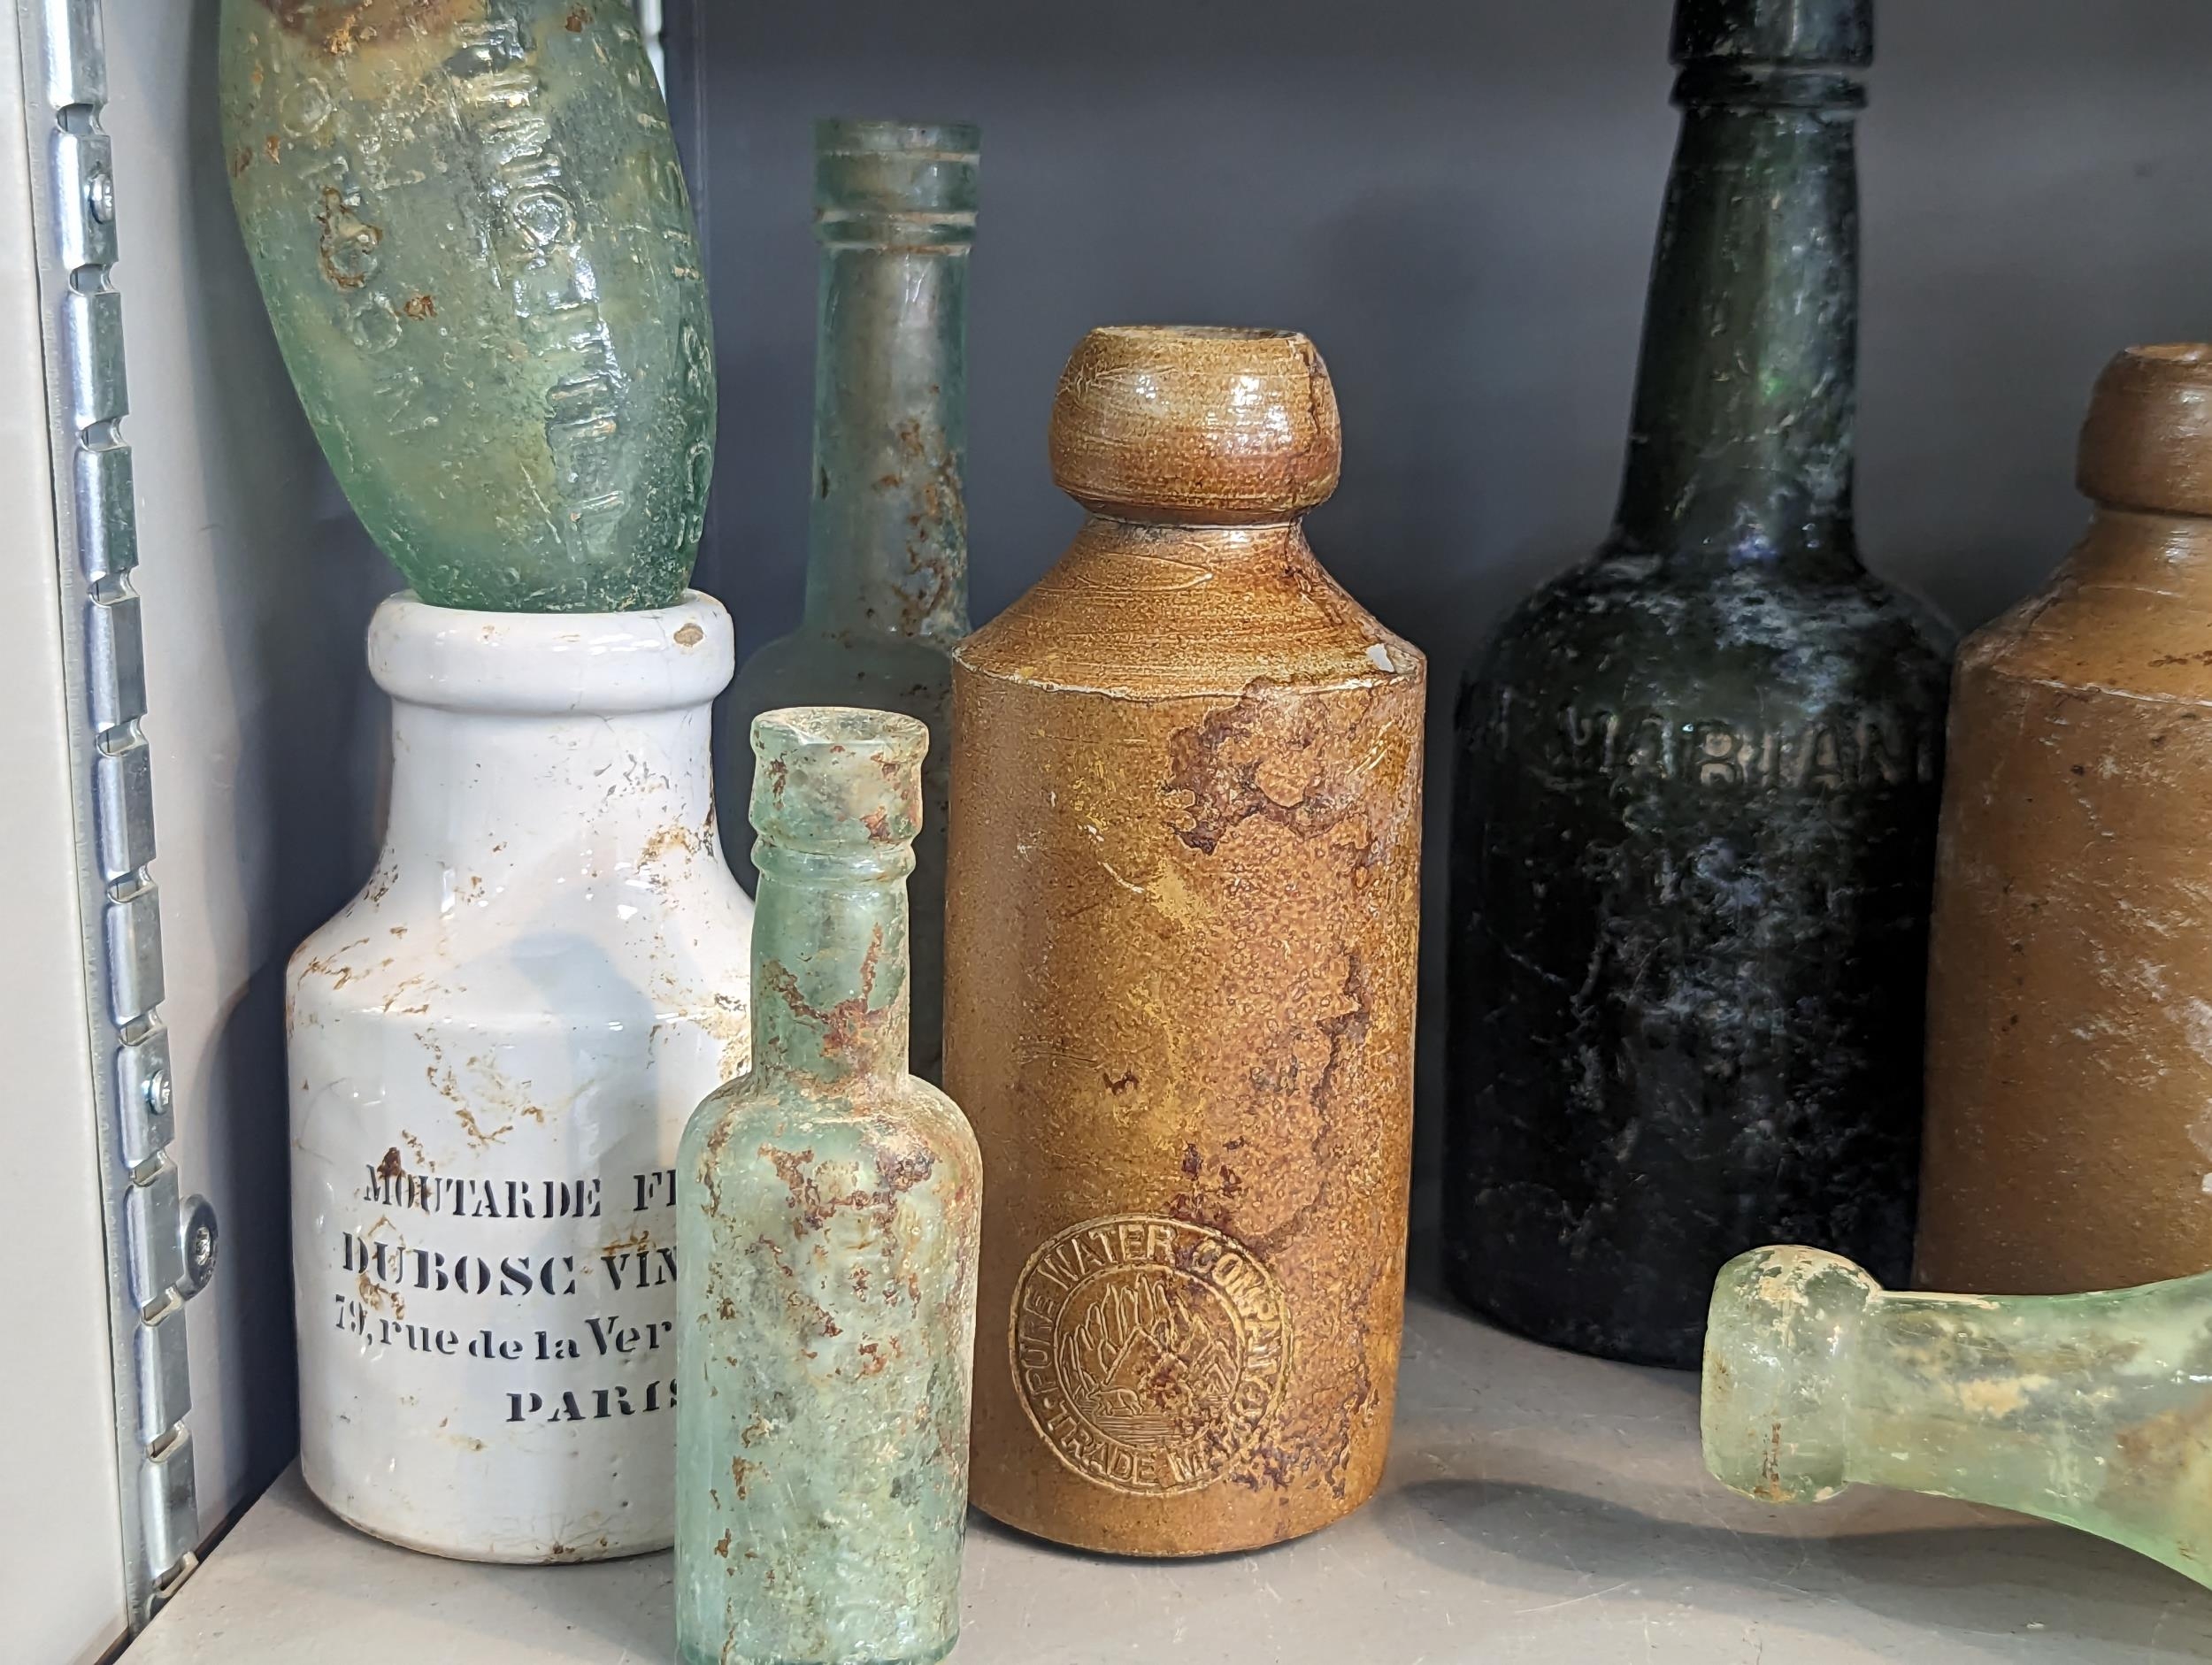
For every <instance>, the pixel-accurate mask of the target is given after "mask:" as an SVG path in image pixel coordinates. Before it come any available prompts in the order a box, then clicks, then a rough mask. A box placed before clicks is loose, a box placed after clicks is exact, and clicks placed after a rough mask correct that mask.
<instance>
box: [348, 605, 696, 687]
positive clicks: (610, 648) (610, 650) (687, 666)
mask: <svg viewBox="0 0 2212 1665" xmlns="http://www.w3.org/2000/svg"><path fill="white" fill-rule="evenodd" d="M368 659H369V674H370V675H371V676H372V677H373V678H374V679H375V680H376V685H377V687H380V688H382V689H383V690H384V691H385V693H387V694H390V695H391V697H392V698H393V699H394V700H396V701H398V702H403V703H406V704H410V705H425V706H432V707H435V708H438V709H440V710H449V711H467V712H474V713H479V714H481V715H486V716H509V717H579V716H586V715H589V716H617V715H620V714H624V713H639V712H646V711H672V710H687V709H690V708H692V707H695V706H701V705H704V704H706V703H707V702H709V701H710V700H712V699H713V698H714V696H715V695H716V694H719V693H720V692H721V691H722V690H723V689H724V688H726V687H728V686H729V682H730V678H731V675H732V673H733V671H735V669H736V663H737V657H736V633H735V631H734V630H733V627H732V625H731V623H730V616H729V614H728V612H727V611H726V610H725V609H724V608H723V606H722V603H721V602H718V601H716V600H715V599H714V597H713V596H711V595H706V594H705V593H704V592H703V591H700V590H686V591H685V592H684V596H683V599H682V600H681V601H680V602H677V603H676V605H674V606H673V607H652V608H641V609H639V610H637V611H634V612H626V613H495V612H481V611H478V610H472V609H469V608H461V607H437V606H434V605H432V604H431V603H430V602H426V601H423V600H422V599H420V598H419V596H417V595H416V594H415V593H414V592H413V591H412V590H403V591H401V592H400V593H399V594H397V595H389V596H387V597H386V598H385V599H384V600H383V602H380V604H379V605H378V607H377V610H376V614H375V617H373V618H372V619H371V620H370V621H369V635H368Z"/></svg>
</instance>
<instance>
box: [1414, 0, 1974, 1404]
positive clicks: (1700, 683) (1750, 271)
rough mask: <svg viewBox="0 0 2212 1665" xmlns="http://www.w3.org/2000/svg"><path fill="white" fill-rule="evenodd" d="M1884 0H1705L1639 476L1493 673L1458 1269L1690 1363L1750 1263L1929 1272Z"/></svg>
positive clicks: (1531, 1320) (1929, 767)
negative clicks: (1883, 400)
mask: <svg viewBox="0 0 2212 1665" xmlns="http://www.w3.org/2000/svg"><path fill="white" fill-rule="evenodd" d="M1871 10H1872V8H1871V4H1870V0H1679V4H1678V8H1677V11H1676V14H1675V23H1674V51H1673V56H1674V59H1675V62H1676V63H1677V64H1678V65H1680V66H1681V74H1680V78H1679V79H1678V81H1677V82H1676V87H1675V101H1676V103H1677V104H1679V105H1680V106H1681V108H1682V111H1683V119H1682V136H1681V142H1680V144H1679V146H1678V150H1677V151H1676V154H1675V160H1674V169H1673V173H1672V175H1671V178H1670V180H1669V182H1668V188H1667V200H1666V206H1665V211H1664V213H1663V217H1662V219H1661V222H1660V228H1659V242H1658V250H1657V254H1656V257H1655V263H1654V266H1653V271H1652V278H1651V291H1650V297H1649V302H1648V307H1647V313H1646V317H1645V323H1644V344H1643V356H1642V359H1641V362H1640V367H1639V372H1638V377H1637V387H1636V399H1635V410H1634V414H1633V417H1632V431H1631V433H1630V435H1629V446H1628V463H1627V470H1626V475H1625V478H1624V482H1623V485H1622V488H1621V498H1620V507H1619V510H1618V512H1617V518H1616V521H1615V525H1614V527H1613V532H1612V535H1611V536H1610V537H1609V539H1608V540H1607V541H1606V543H1605V545H1604V547H1603V548H1602V549H1600V550H1599V552H1598V554H1597V555H1596V556H1595V557H1594V559H1592V560H1591V561H1589V562H1587V563H1586V564H1583V565H1581V566H1579V567H1577V568H1575V569H1574V570H1573V571H1571V572H1568V573H1566V574H1565V575H1564V576H1563V577H1561V578H1559V579H1555V580H1554V581H1552V582H1551V583H1550V584H1548V585H1547V586H1545V587H1543V588H1542V589H1541V590H1540V591H1538V592H1537V593H1536V595H1533V596H1532V597H1531V598H1530V599H1529V600H1528V601H1527V602H1525V603H1523V604H1522V606H1521V607H1520V608H1519V609H1518V610H1517V611H1515V612H1514V614H1513V615H1512V616H1511V617H1510V618H1509V619H1508V620H1507V621H1506V623H1505V624H1504V625H1503V626H1502V628H1501V630H1500V631H1499V633H1498V634H1497V635H1496V637H1495V638H1494V640H1493V641H1492V642H1491V644H1490V646H1489V648H1488V649H1487V650H1486V652H1485V653H1484V654H1483V655H1482V656H1480V657H1479V659H1478V661H1477V663H1476V664H1475V666H1474V668H1473V670H1472V671H1471V673H1470V675H1469V677H1468V679H1467V681H1466V683H1465V684H1464V686H1463V689H1462V693H1461V698H1460V704H1459V710H1458V717H1457V725H1456V727H1457V733H1456V754H1457V763H1458V770H1457V779H1456V786H1455V803H1454V825H1453V837H1452V847H1451V848H1452V880H1451V882H1452V902H1451V906H1452V913H1451V918H1450V937H1451V943H1450V952H1451V978H1450V996H1449V998H1450V1039H1449V1047H1450V1050H1449V1061H1448V1070H1449V1083H1450V1086H1449V1093H1450V1110H1451V1119H1450V1123H1449V1129H1448V1168H1447V1175H1446V1199H1445V1201H1446V1208H1447V1220H1446V1246H1447V1264H1448V1273H1449V1276H1450V1278H1451V1281H1452V1284H1453V1286H1454V1287H1455V1290H1456V1291H1457V1292H1458V1293H1459V1294H1460V1295H1461V1297H1462V1298H1463V1299H1464V1300H1465V1301H1468V1302H1469V1303H1470V1304H1471V1305H1473V1306H1475V1307H1477V1308H1480V1309H1481V1310H1483V1311H1484V1312H1486V1313H1488V1314H1490V1315H1491V1316H1494V1317H1496V1318H1497V1319H1499V1320H1500V1321H1501V1322H1502V1323H1504V1324H1509V1325H1510V1326H1511V1327H1513V1328H1514V1329H1517V1330H1520V1331H1525V1332H1526V1333H1528V1334H1530V1335H1532V1336H1535V1337H1538V1338H1540V1339H1543V1340H1546V1341H1549V1342H1553V1343H1555V1344H1557V1345H1561V1346H1565V1347H1574V1348H1577V1349H1578V1350H1581V1351H1585V1352H1591V1353H1599V1354H1607V1355H1609V1356H1611V1357H1616V1358H1624V1359H1632V1360H1637V1361H1641V1362H1651V1363H1661V1364H1671V1365H1677V1366H1684V1367H1687V1366H1691V1365H1694V1364H1695V1363H1696V1362H1697V1359H1698V1354H1699V1347H1700V1345H1701V1339H1702V1335H1703V1330H1704V1319H1705V1309H1706V1296H1707V1292H1708V1291H1709V1289H1710V1288H1711V1285H1712V1279H1713V1276H1714V1274H1715V1273H1716V1272H1717V1271H1718V1270H1719V1269H1720V1267H1721V1265H1722V1264H1723V1263H1724V1262H1726V1261H1727V1260H1728V1259H1729V1258H1730V1257H1731V1256H1732V1255H1735V1254H1737V1253H1739V1252H1740V1251H1741V1250H1744V1249H1747V1248H1750V1247H1755V1246H1757V1245H1759V1244H1763V1243H1770V1242H1778V1241H1799V1242H1807V1243H1812V1244H1816V1245H1818V1246H1820V1247H1825V1248H1831V1249H1834V1250H1838V1251H1839V1252H1841V1253H1843V1254H1846V1255H1849V1256H1850V1257H1851V1258H1852V1259H1854V1260H1855V1261H1857V1262H1860V1263H1861V1264H1863V1265H1864V1266H1866V1267H1868V1268H1869V1270H1871V1271H1873V1273H1874V1274H1875V1276H1876V1277H1877V1278H1880V1279H1882V1280H1883V1281H1884V1282H1891V1281H1895V1282H1900V1283H1901V1282H1902V1281H1904V1279H1905V1278H1906V1276H1907V1272H1908V1270H1909V1263H1910V1262H1909V1250H1910V1239H1911V1231H1912V1219H1913V1193H1914V1185H1915V1178H1916V1170H1917V1164H1918V1147H1919V1129H1920V1103H1921V1086H1920V1068H1921V1035H1922V1023H1923V1018H1922V1005H1923V988H1924V982H1925V978H1926V971H1925V955H1926V941H1927V917H1928V901H1929V888H1930V884H1931V878H1932V869H1933V863H1934V837H1935V817H1936V795H1937V783H1938V776H1939V763H1940V755H1941V745H1942V734H1943V729H1942V725H1943V705H1944V697H1945V693H1946V689H1947V679H1948V671H1947V658H1948V649H1949V641H1948V637H1947V633H1946V632H1945V631H1944V630H1943V629H1942V627H1941V626H1940V625H1939V624H1937V623H1936V622H1935V621H1934V620H1933V619H1932V618H1930V617H1929V616H1928V614H1927V613H1926V612H1925V610H1924V609H1922V608H1921V607H1920V606H1919V605H1918V604H1916V603H1915V602H1911V601H1909V600H1908V599H1906V598H1905V597H1903V596H1901V595H1898V594H1897V593H1896V592H1894V591H1893V590H1892V589H1890V588H1889V587H1887V586H1886V585H1884V584H1882V583H1880V582H1878V580H1876V579H1874V578H1872V577H1870V575H1869V574H1868V573H1867V572H1866V571H1865V569H1864V568H1863V567H1862V566H1861V565H1860V564H1859V558H1858V553H1857V548H1856V539H1855V535H1854V533H1853V527H1852V515H1851V472H1852V427H1853V418H1854V407H1855V394H1854V378H1855V354H1856V335H1857V315H1858V203H1857V191H1858V188H1857V181H1856V176H1855V167H1854V162H1853V156H1852V132H1853V119H1854V117H1855V113H1856V111H1857V110H1858V109H1859V107H1860V105H1861V104H1862V103H1863V93H1862V90H1861V88H1860V85H1859V83H1858V81H1857V79H1856V77H1855V72H1856V71H1858V70H1861V69H1863V67H1864V66H1865V65H1867V63H1868V62H1869V61H1870V58H1871V56H1872V18H1871Z"/></svg>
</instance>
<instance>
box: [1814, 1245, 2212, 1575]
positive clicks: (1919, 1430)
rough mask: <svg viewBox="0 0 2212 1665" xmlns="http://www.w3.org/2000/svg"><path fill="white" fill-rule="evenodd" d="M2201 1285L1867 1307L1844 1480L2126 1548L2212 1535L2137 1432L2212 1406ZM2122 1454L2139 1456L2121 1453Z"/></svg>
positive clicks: (1852, 1384)
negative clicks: (2182, 1506)
mask: <svg viewBox="0 0 2212 1665" xmlns="http://www.w3.org/2000/svg"><path fill="white" fill-rule="evenodd" d="M2208 1314H2212V1274H2208V1275H2206V1276H2203V1277H2199V1278H2183V1279H2179V1280H2177V1281H2175V1282H2173V1283H2168V1284H2154V1285H2149V1286H2147V1287H2145V1288H2142V1289H2132V1290H2116V1291H2107V1292H2102V1293H2096V1294H2088V1295H2076V1296H2063V1297H2057V1298H2049V1297H2035V1296H2025V1297H2016V1298H2011V1299H1991V1298H1985V1297H1981V1296H1962V1295H1918V1294H1910V1293H1881V1294H1878V1295H1876V1296H1875V1297H1873V1299H1872V1300H1870V1301H1869V1302H1868V1304H1867V1308H1866V1310H1865V1312H1864V1313H1863V1315H1862V1316H1861V1317H1860V1319H1859V1323H1858V1333H1857V1337H1856V1339H1855V1344H1854V1345H1853V1347H1852V1349H1851V1354H1850V1365H1849V1368H1850V1377H1849V1385H1848V1396H1849V1407H1850V1408H1849V1412H1848V1421H1847V1449H1846V1452H1845V1458H1844V1471H1845V1477H1846V1478H1847V1479H1849V1480H1853V1481H1863V1482H1866V1483H1868V1484H1870V1485H1886V1486H1894V1487H1899V1488H1901V1489H1903V1490H1906V1491H1912V1492H1931V1493H1933V1494H1935V1495H1938V1496H1942V1497H1954V1498H1960V1499H1963V1500H1967V1501H1969V1502H1976V1503H1987V1504H1992V1505H1994V1506H1996V1507H1998V1508H2008V1509H2016V1510H2019V1511H2020V1512H2022V1513H2024V1514H2028V1515H2039V1516H2041V1517H2042V1518H2044V1519H2046V1520H2055V1521H2061V1522H2063V1523H2066V1524H2068V1525H2071V1526H2078V1527H2081V1528H2083V1529H2085V1530H2086V1531H2093V1532H2101V1533H2103V1534H2104V1535H2105V1536H2107V1537H2116V1538H2121V1539H2122V1540H2123V1541H2127V1542H2132V1543H2134V1545H2135V1546H2136V1547H2137V1548H2139V1549H2144V1550H2145V1551H2146V1552H2147V1553H2148V1554H2160V1553H2161V1552H2160V1550H2159V1549H2158V1547H2156V1546H2154V1545H2153V1544H2148V1543H2146V1542H2144V1541H2141V1540H2142V1539H2143V1538H2145V1536H2146V1535H2148V1534H2156V1533H2158V1532H2161V1531H2163V1532H2165V1533H2167V1534H2169V1535H2170V1537H2172V1538H2179V1537H2180V1536H2181V1535H2182V1534H2183V1531H2184V1529H2185V1528H2192V1529H2197V1530H2200V1529H2201V1525H2202V1524H2207V1523H2212V1519H2208V1517H2212V1505H2208V1504H2206V1503H2204V1502H2202V1501H2200V1500H2192V1501H2191V1502H2190V1503H2189V1504H2188V1506H2187V1507H2188V1508H2189V1510H2190V1512H2191V1513H2192V1515H2193V1517H2194V1518H2193V1519H2192V1520H2188V1521H2183V1520H2180V1519H2177V1518H2176V1515H2175V1513H2174V1510H2173V1506H2172V1502H2171V1494H2173V1493H2174V1492H2175V1491H2176V1488H2177V1484H2178V1485H2180V1486H2184V1487H2185V1486H2187V1485H2189V1481H2188V1478H2187V1477H2186V1475H2185V1473H2184V1472H2183V1471H2182V1470H2180V1469H2178V1468H2176V1469H2173V1470H2172V1471H2170V1472H2162V1471H2160V1469H2159V1459H2158V1458H2157V1457H2155V1456H2154V1455H2153V1454H2151V1453H2152V1451H2153V1449H2154V1442H2153V1441H2150V1440H2147V1439H2146V1438H2145V1436H2144V1432H2143V1431H2145V1430H2148V1429H2155V1428H2158V1427H2161V1426H2164V1425H2172V1426H2186V1425H2193V1424H2194V1423H2196V1422H2197V1421H2198V1420H2199V1419H2200V1418H2202V1417H2203V1416H2205V1414H2206V1410H2207V1407H2208V1405H2212V1393H2208V1390H2207V1389H2206V1387H2205V1386H2204V1383H2205V1382H2206V1380H2207V1379H2208V1376H2212V1324H2208ZM2131 1443H2133V1444H2134V1445H2135V1446H2138V1447H2139V1448H2138V1449H2136V1450H2133V1451H2131V1449H2130V1446H2131Z"/></svg>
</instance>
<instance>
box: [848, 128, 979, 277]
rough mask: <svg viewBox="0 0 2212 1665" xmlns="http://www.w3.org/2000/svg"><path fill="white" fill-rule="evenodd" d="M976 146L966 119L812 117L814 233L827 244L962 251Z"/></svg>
mask: <svg viewBox="0 0 2212 1665" xmlns="http://www.w3.org/2000/svg"><path fill="white" fill-rule="evenodd" d="M981 146H982V133H981V130H980V129H979V128H978V127H976V126H975V125H974V124H973V123H972V122H966V121H875V120H865V121H855V120H846V119H834V120H824V121H818V122H816V123H815V124H814V234H815V235H816V236H817V237H818V238H819V239H820V240H821V241H822V242H824V243H826V244H828V245H830V246H831V247H833V248H841V247H862V248H865V247H875V246H880V247H887V248H895V249H930V250H936V249H941V250H943V251H945V252H948V253H955V254H957V253H964V252H965V251H966V249H967V247H968V245H970V244H971V243H972V242H974V241H975V217H976V201H977V179H978V175H979V171H980V163H981V159H982V155H981Z"/></svg>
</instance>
